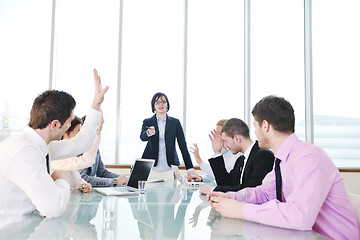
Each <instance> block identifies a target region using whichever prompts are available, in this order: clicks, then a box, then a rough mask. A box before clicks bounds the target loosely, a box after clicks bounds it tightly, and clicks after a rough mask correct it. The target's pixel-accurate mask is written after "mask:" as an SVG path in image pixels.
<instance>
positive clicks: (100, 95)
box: [91, 69, 109, 110]
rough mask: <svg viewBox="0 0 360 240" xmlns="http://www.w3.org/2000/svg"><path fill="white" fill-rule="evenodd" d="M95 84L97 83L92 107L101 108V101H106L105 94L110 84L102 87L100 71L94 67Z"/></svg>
mask: <svg viewBox="0 0 360 240" xmlns="http://www.w3.org/2000/svg"><path fill="white" fill-rule="evenodd" d="M94 85H95V94H94V100H93V103H92V105H91V107H93V108H94V109H96V110H100V106H101V103H102V102H103V101H104V95H105V93H106V92H107V90H108V89H109V86H106V87H105V88H103V87H102V85H101V78H100V76H99V74H98V72H97V71H96V69H94Z"/></svg>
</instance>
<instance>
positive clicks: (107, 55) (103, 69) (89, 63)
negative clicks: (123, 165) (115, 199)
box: [53, 0, 120, 163]
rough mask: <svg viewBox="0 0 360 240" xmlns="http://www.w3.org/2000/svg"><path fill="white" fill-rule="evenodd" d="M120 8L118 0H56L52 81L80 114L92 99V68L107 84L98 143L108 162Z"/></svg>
mask: <svg viewBox="0 0 360 240" xmlns="http://www.w3.org/2000/svg"><path fill="white" fill-rule="evenodd" d="M119 11H120V6H119V1H117V0H111V1H98V0H78V1H72V0H61V1H56V15H55V16H56V21H55V23H56V25H55V30H56V31H55V48H54V49H55V50H54V75H53V83H54V84H53V85H54V88H55V89H59V90H64V91H66V92H69V93H70V94H72V96H73V97H74V98H75V100H76V102H77V106H76V108H75V115H77V116H79V117H82V116H83V115H86V114H87V112H88V111H89V109H90V106H91V103H92V99H93V96H94V81H93V79H94V77H93V69H94V68H96V69H97V70H98V72H99V75H100V76H101V79H102V82H103V85H109V87H110V88H109V91H108V92H107V93H106V97H105V101H104V103H103V104H102V110H103V112H104V127H103V130H102V139H101V144H100V151H101V155H102V158H103V160H105V162H107V163H114V162H115V151H114V149H115V138H116V136H115V131H114V127H115V126H116V102H117V72H118V70H117V69H118V42H119ZM79 15H81V17H79Z"/></svg>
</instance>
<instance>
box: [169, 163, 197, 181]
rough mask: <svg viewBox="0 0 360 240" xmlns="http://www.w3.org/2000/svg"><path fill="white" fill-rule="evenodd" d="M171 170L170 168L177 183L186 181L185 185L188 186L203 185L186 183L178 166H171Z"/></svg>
mask: <svg viewBox="0 0 360 240" xmlns="http://www.w3.org/2000/svg"><path fill="white" fill-rule="evenodd" d="M171 168H172V170H173V172H174V174H175V178H176V179H177V180H178V181H179V183H181V184H183V183H184V181H186V184H187V185H188V186H202V185H204V183H203V182H193V181H191V182H188V181H187V179H186V178H182V176H181V173H180V170H179V168H178V166H175V165H171Z"/></svg>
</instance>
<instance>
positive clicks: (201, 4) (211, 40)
mask: <svg viewBox="0 0 360 240" xmlns="http://www.w3.org/2000/svg"><path fill="white" fill-rule="evenodd" d="M188 9H189V14H188V49H187V50H188V54H187V56H188V58H187V63H188V64H187V67H188V68H187V69H188V71H187V73H188V74H187V86H188V88H187V108H186V109H187V111H186V126H187V127H186V133H187V134H186V135H187V143H188V147H190V146H192V145H193V143H197V144H198V146H199V149H200V155H201V156H202V158H203V160H206V159H208V158H210V157H211V156H212V155H213V150H212V148H211V142H210V140H209V137H208V135H209V133H210V131H211V130H212V129H214V128H215V127H216V123H217V122H218V121H219V120H220V119H225V118H227V119H228V118H232V117H237V118H243V115H244V98H243V96H244V87H243V86H244V80H243V79H244V77H243V76H244V61H243V59H244V57H243V55H244V54H243V52H244V50H243V49H244V47H243V46H244V40H243V39H244V3H243V2H242V1H237V0H227V1H222V0H211V1H208V0H197V1H189V6H188ZM200 15H201V16H202V17H199V16H200ZM214 16H216V17H214Z"/></svg>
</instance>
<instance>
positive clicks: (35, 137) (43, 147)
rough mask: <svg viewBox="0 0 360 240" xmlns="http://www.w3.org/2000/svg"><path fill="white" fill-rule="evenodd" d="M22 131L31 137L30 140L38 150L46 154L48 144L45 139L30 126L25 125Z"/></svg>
mask: <svg viewBox="0 0 360 240" xmlns="http://www.w3.org/2000/svg"><path fill="white" fill-rule="evenodd" d="M23 133H24V134H25V135H26V136H27V137H28V138H29V139H31V142H32V143H33V144H34V145H36V146H38V147H39V149H40V151H41V152H42V153H43V154H44V156H46V155H47V154H48V153H49V149H48V145H47V143H46V142H45V140H44V139H43V138H42V137H41V136H40V135H39V134H38V133H37V132H36V131H35V130H34V129H33V128H31V127H26V128H25V129H24V131H23Z"/></svg>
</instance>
